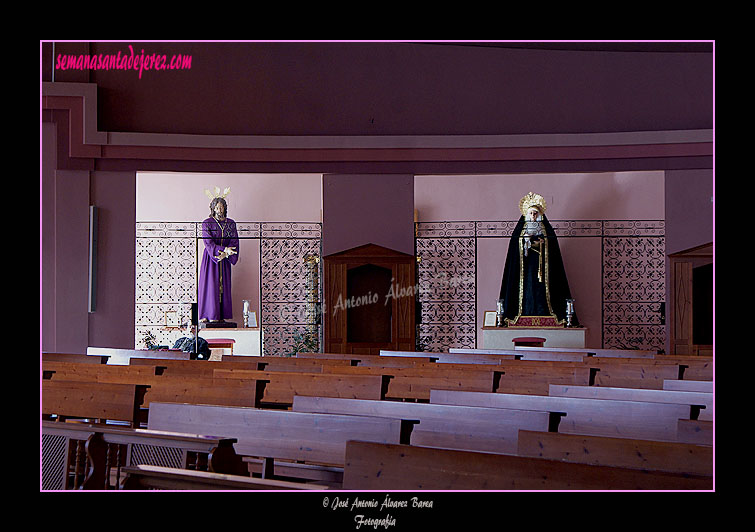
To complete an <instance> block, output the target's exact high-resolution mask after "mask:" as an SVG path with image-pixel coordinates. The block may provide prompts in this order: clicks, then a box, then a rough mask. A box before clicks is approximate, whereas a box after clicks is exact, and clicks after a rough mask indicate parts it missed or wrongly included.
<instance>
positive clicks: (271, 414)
mask: <svg viewBox="0 0 755 532" xmlns="http://www.w3.org/2000/svg"><path fill="white" fill-rule="evenodd" d="M414 423H415V420H405V419H396V418H386V417H375V416H357V415H336V414H315V413H305V412H291V411H279V410H265V409H256V408H243V407H224V406H210V405H191V404H180V403H153V404H152V405H151V407H150V417H149V424H148V428H149V429H153V430H166V431H173V432H200V433H203V434H217V435H222V436H224V437H228V438H235V439H236V440H237V443H236V444H235V445H234V448H235V449H236V453H237V454H239V455H242V456H245V457H257V458H261V459H263V460H264V467H263V469H262V471H263V476H264V477H266V478H272V476H273V475H275V474H276V470H277V464H278V461H287V462H288V465H289V466H295V465H296V464H295V462H297V461H300V462H303V463H305V464H310V465H315V464H316V465H323V466H327V467H330V466H336V467H340V468H342V467H343V464H344V453H345V446H346V442H347V441H348V440H349V439H352V438H357V439H361V440H368V441H377V442H383V443H403V442H407V443H408V442H409V438H410V436H411V428H412V426H413V425H414ZM292 470H293V467H289V469H288V470H287V472H286V475H287V476H291V475H292V472H291V471H292ZM301 475H302V477H303V478H309V477H308V472H307V470H306V468H302V473H301Z"/></svg>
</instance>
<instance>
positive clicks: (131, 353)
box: [87, 347, 191, 365]
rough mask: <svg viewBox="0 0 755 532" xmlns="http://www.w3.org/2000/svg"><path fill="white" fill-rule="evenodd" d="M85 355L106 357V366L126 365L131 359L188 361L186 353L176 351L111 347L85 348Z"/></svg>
mask: <svg viewBox="0 0 755 532" xmlns="http://www.w3.org/2000/svg"><path fill="white" fill-rule="evenodd" d="M87 355H93V356H107V357H109V358H108V362H107V363H108V364H122V365H127V364H128V363H129V361H130V360H131V359H132V358H163V359H175V360H189V357H190V356H191V355H190V354H189V353H188V352H184V351H177V350H167V351H163V350H160V351H158V350H151V349H117V348H113V347H87Z"/></svg>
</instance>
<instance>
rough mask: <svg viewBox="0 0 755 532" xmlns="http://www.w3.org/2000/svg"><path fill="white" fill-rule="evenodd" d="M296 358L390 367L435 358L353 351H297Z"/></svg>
mask: <svg viewBox="0 0 755 532" xmlns="http://www.w3.org/2000/svg"><path fill="white" fill-rule="evenodd" d="M296 358H297V359H310V360H311V359H315V360H348V361H349V362H350V363H351V365H352V366H357V365H361V366H368V365H376V366H390V367H411V366H412V365H413V364H414V363H417V362H433V361H435V360H436V357H435V356H434V355H431V354H428V353H419V354H418V355H417V356H414V355H411V356H406V357H392V358H387V357H381V356H380V355H360V354H355V353H299V354H297V355H296Z"/></svg>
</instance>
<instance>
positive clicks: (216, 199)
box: [199, 187, 239, 322]
mask: <svg viewBox="0 0 755 532" xmlns="http://www.w3.org/2000/svg"><path fill="white" fill-rule="evenodd" d="M230 190H231V189H230V188H226V189H225V190H223V192H222V194H221V192H220V189H219V188H217V187H215V193H214V194H213V193H211V192H210V191H209V190H205V193H206V194H207V196H208V197H209V198H210V199H211V202H210V216H209V217H207V218H206V219H205V220H204V221H203V222H202V241H203V242H204V251H203V253H202V261H201V264H200V267H199V320H200V321H209V322H224V321H225V320H226V319H231V318H233V302H232V298H231V266H233V265H235V264H236V262H238V260H239V235H238V232H237V231H236V222H235V221H233V220H232V219H230V218H228V204H227V203H226V200H225V197H226V196H227V195H228V193H229V192H230Z"/></svg>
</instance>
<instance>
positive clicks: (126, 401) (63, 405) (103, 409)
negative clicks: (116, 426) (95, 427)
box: [42, 380, 148, 426]
mask: <svg viewBox="0 0 755 532" xmlns="http://www.w3.org/2000/svg"><path fill="white" fill-rule="evenodd" d="M147 388H148V387H147V386H142V385H138V384H110V383H100V382H85V381H64V380H60V381H57V380H43V381H42V416H43V417H46V418H48V419H49V418H51V416H57V419H69V418H78V419H96V420H101V421H103V422H104V421H107V420H113V421H122V422H127V423H129V424H130V425H132V426H138V424H139V421H140V409H141V405H142V403H143V402H144V395H145V393H146V391H147Z"/></svg>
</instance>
